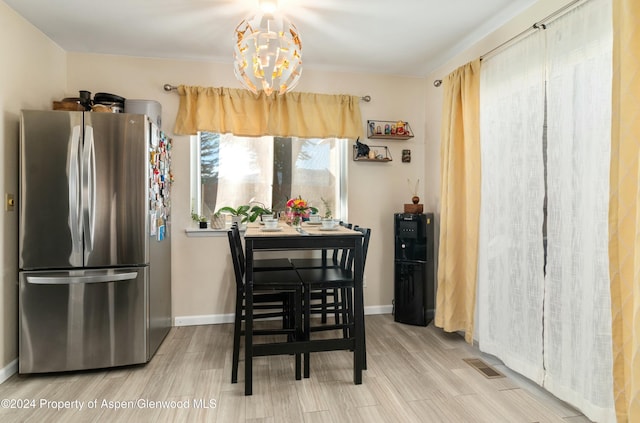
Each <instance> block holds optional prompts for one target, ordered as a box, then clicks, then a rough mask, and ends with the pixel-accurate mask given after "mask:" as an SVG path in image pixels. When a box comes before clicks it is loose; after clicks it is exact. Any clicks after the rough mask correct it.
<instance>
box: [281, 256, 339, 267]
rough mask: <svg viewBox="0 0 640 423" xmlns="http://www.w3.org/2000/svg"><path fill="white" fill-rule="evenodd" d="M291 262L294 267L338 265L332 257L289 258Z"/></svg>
mask: <svg viewBox="0 0 640 423" xmlns="http://www.w3.org/2000/svg"><path fill="white" fill-rule="evenodd" d="M291 263H292V265H293V267H295V268H296V269H320V268H323V267H337V266H339V265H340V264H339V263H337V262H335V261H334V260H333V259H332V258H327V259H325V260H323V259H321V258H305V259H291Z"/></svg>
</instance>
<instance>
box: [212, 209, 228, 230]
mask: <svg viewBox="0 0 640 423" xmlns="http://www.w3.org/2000/svg"><path fill="white" fill-rule="evenodd" d="M225 226H226V219H225V217H224V215H223V214H222V212H221V211H220V210H218V211H217V212H215V213H213V214H212V215H211V229H224V227H225Z"/></svg>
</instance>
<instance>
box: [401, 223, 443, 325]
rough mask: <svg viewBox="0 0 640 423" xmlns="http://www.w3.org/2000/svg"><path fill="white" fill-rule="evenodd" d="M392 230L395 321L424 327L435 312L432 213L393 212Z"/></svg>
mask: <svg viewBox="0 0 640 423" xmlns="http://www.w3.org/2000/svg"><path fill="white" fill-rule="evenodd" d="M394 231H395V258H394V275H395V278H394V297H395V299H394V303H393V304H394V319H395V321H396V322H400V323H408V324H411V325H419V326H426V325H428V324H429V322H431V320H433V316H434V312H435V305H434V304H435V297H434V289H435V283H434V279H435V274H434V273H435V268H434V257H433V256H434V252H433V233H434V231H433V213H426V214H408V213H396V214H395V215H394Z"/></svg>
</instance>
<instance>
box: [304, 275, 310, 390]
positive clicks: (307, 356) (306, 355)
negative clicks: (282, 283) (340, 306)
mask: <svg viewBox="0 0 640 423" xmlns="http://www.w3.org/2000/svg"><path fill="white" fill-rule="evenodd" d="M310 309H311V286H310V285H307V286H305V287H304V340H305V341H309V340H311V333H310V330H309V328H310V326H311V325H310V322H309V319H310V317H311V313H310ZM310 359H311V354H310V353H308V352H306V353H304V377H305V378H308V377H309V374H310V373H311V365H310V363H309V360H310Z"/></svg>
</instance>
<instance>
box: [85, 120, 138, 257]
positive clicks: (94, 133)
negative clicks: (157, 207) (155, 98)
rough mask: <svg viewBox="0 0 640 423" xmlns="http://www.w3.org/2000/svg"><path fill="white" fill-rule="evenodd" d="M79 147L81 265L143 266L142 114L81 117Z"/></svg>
mask: <svg viewBox="0 0 640 423" xmlns="http://www.w3.org/2000/svg"><path fill="white" fill-rule="evenodd" d="M85 134H86V135H85V143H84V147H83V152H84V154H83V169H86V173H84V174H83V193H84V195H83V201H84V210H83V215H84V221H85V225H84V227H85V229H84V234H85V251H84V257H85V263H84V265H85V267H92V268H94V267H95V268H99V267H108V266H131V265H144V264H148V263H149V253H148V242H149V236H148V229H149V228H148V219H147V216H148V209H149V200H148V198H149V197H148V191H149V188H148V186H149V178H148V161H149V160H148V156H149V155H148V150H149V139H150V123H149V121H148V120H147V118H146V117H145V116H142V115H128V114H122V113H86V114H85Z"/></svg>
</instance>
